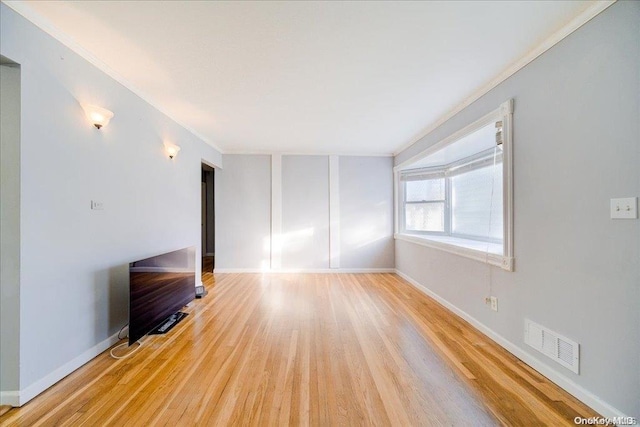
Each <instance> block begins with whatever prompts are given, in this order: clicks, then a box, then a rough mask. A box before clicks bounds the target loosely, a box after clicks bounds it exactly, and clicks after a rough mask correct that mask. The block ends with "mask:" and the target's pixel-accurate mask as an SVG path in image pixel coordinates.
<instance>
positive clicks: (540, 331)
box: [524, 319, 580, 374]
mask: <svg viewBox="0 0 640 427" xmlns="http://www.w3.org/2000/svg"><path fill="white" fill-rule="evenodd" d="M524 342H525V343H527V344H528V345H530V346H531V347H533V348H535V349H536V350H538V351H539V352H540V353H542V354H544V355H546V356H548V357H550V358H551V359H553V360H555V361H556V362H558V363H559V364H561V365H562V366H564V367H565V368H568V369H571V370H572V371H573V372H575V373H576V374H579V373H580V351H579V350H580V347H579V345H578V343H576V342H575V341H571V340H570V339H568V338H565V337H563V336H562V335H560V334H558V333H556V332H553V331H551V330H549V329H547V328H545V327H544V326H540V325H538V324H537V323H535V322H532V321H531V320H529V319H525V320H524Z"/></svg>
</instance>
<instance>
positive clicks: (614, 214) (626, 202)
mask: <svg viewBox="0 0 640 427" xmlns="http://www.w3.org/2000/svg"><path fill="white" fill-rule="evenodd" d="M636 218H638V198H637V197H625V198H622V199H611V219H636Z"/></svg>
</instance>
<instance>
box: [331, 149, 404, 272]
mask: <svg viewBox="0 0 640 427" xmlns="http://www.w3.org/2000/svg"><path fill="white" fill-rule="evenodd" d="M338 167H339V176H340V266H341V267H342V268H377V267H379V266H385V267H393V266H395V260H394V255H395V254H394V244H393V179H392V178H390V177H389V176H390V175H392V171H393V159H392V158H391V157H350V156H344V157H340V159H339V166H338Z"/></svg>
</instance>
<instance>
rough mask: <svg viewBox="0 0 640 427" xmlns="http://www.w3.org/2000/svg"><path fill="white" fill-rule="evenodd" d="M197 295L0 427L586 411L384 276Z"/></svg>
mask: <svg viewBox="0 0 640 427" xmlns="http://www.w3.org/2000/svg"><path fill="white" fill-rule="evenodd" d="M204 278H205V285H206V286H207V288H208V290H209V295H208V296H206V297H205V298H203V299H200V300H195V301H194V302H193V303H192V304H191V306H190V307H188V308H186V309H185V310H184V311H186V312H188V313H189V316H188V317H187V318H186V319H185V320H183V321H182V322H181V323H180V324H178V326H176V327H175V328H174V329H173V330H172V331H171V332H170V333H169V334H167V335H154V336H147V337H145V338H143V345H142V347H141V348H140V350H139V351H137V352H136V353H134V354H133V355H131V356H130V357H128V358H126V359H122V360H115V359H112V358H111V357H110V356H109V354H108V352H105V353H103V354H101V355H100V356H98V357H97V358H95V359H94V360H92V361H91V362H89V363H88V364H86V365H85V366H83V367H82V368H80V369H79V370H77V371H75V372H74V373H72V374H71V375H69V376H68V377H66V378H65V379H63V380H62V381H60V382H59V383H58V384H56V385H54V386H53V387H51V388H50V389H49V390H47V391H46V392H44V393H43V394H41V395H40V396H38V397H36V398H35V399H34V400H32V401H31V402H29V403H28V404H27V405H25V406H23V407H22V408H15V409H11V410H10V411H9V412H8V413H6V414H5V415H3V416H2V417H0V425H3V426H5V425H6V426H13V425H25V426H27V425H28V426H40V425H72V426H83V425H87V426H97V425H127V426H134V425H153V426H156V425H159V426H162V425H167V426H174V425H180V426H181V425H195V424H201V425H321V426H325V425H394V426H399V425H402V426H405V425H447V426H462V425H473V426H484V425H487V426H490V425H501V424H502V425H510V426H534V425H548V426H562V425H574V424H573V418H574V417H576V416H582V417H589V416H595V415H597V414H596V413H595V412H594V411H592V410H591V409H589V408H588V407H586V406H585V405H583V404H582V403H580V402H579V401H577V400H576V399H574V398H573V397H571V396H570V395H568V394H567V393H565V392H564V391H562V390H561V389H559V388H558V387H557V386H555V385H553V384H552V383H551V382H549V381H548V380H547V379H545V378H544V377H542V376H541V375H540V374H538V373H537V372H535V371H534V370H533V369H531V368H530V367H528V366H527V365H525V364H524V363H522V362H521V361H520V360H518V359H517V358H516V357H514V356H512V355H511V354H509V353H507V352H506V351H505V350H503V349H502V348H501V347H499V346H498V345H497V344H495V343H493V342H492V341H490V340H489V339H488V338H486V337H485V336H484V335H482V334H481V333H480V332H478V331H476V330H475V329H474V328H473V327H471V326H470V325H469V324H467V323H466V322H465V321H463V320H461V319H460V318H458V317H456V316H455V315H453V314H451V313H450V312H449V311H447V310H446V309H445V308H443V307H442V306H440V305H439V304H438V303H436V302H435V301H433V300H431V299H430V298H428V297H426V296H425V295H423V294H422V293H420V292H419V291H417V290H416V289H415V288H413V287H412V286H411V285H409V284H408V283H406V282H405V281H404V280H402V279H401V278H399V277H398V276H396V275H393V274H305V275H297V274H265V275H260V274H224V275H215V278H214V275H213V274H205V275H204Z"/></svg>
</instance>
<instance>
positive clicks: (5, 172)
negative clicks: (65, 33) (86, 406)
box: [0, 65, 20, 391]
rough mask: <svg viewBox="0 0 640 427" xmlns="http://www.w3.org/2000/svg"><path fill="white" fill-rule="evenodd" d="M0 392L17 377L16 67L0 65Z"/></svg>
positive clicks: (12, 386) (16, 382) (15, 385)
mask: <svg viewBox="0 0 640 427" xmlns="http://www.w3.org/2000/svg"><path fill="white" fill-rule="evenodd" d="M0 94H1V96H0V175H1V179H0V253H1V254H2V257H0V391H4V390H18V389H19V387H20V376H19V375H18V369H17V367H18V365H19V363H20V353H19V350H20V348H19V345H20V68H19V67H17V66H7V65H0Z"/></svg>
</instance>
